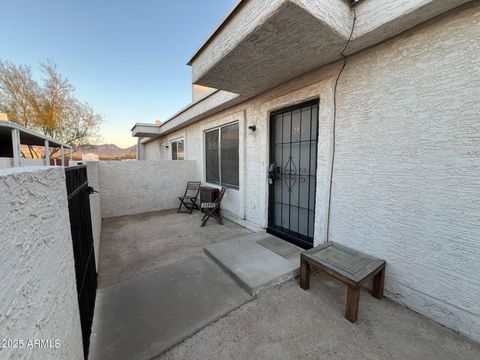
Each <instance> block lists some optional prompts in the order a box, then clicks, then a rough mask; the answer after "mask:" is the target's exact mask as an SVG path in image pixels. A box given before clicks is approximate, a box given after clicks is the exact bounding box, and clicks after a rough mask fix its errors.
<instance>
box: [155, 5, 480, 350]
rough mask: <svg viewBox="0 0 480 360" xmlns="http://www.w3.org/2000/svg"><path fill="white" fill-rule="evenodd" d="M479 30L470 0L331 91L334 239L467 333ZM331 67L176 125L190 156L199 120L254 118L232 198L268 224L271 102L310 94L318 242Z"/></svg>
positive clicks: (402, 296) (478, 213) (356, 64)
mask: <svg viewBox="0 0 480 360" xmlns="http://www.w3.org/2000/svg"><path fill="white" fill-rule="evenodd" d="M365 3H368V1H367V2H365ZM479 38H480V5H479V3H478V2H476V3H473V4H472V5H471V6H469V7H466V8H464V9H460V10H457V11H455V12H452V13H450V14H447V15H445V16H442V17H441V18H438V19H436V21H432V22H430V23H428V24H425V25H421V26H419V27H417V28H415V29H413V30H411V31H408V32H406V33H404V34H402V35H400V36H397V37H396V38H393V39H391V40H389V41H388V42H385V43H383V44H381V45H378V46H376V47H373V48H371V49H369V50H367V51H364V52H361V53H358V54H357V55H355V56H353V57H352V58H350V59H349V60H348V64H347V67H346V69H345V72H344V73H343V75H342V77H341V79H340V82H339V87H338V93H337V100H338V103H337V121H336V142H335V143H336V156H335V168H334V176H333V181H334V184H333V194H332V213H331V218H332V222H331V233H330V236H331V237H330V239H331V240H333V241H338V242H341V243H343V244H345V245H348V246H351V247H354V248H357V249H359V250H363V251H366V252H369V253H371V254H373V255H376V256H380V257H383V258H385V259H386V260H387V263H388V267H387V279H386V290H387V293H388V295H389V296H390V297H391V298H393V299H395V300H396V301H398V302H400V303H403V304H405V305H407V306H409V307H411V308H412V309H414V310H416V311H418V312H420V313H422V314H425V315H427V316H429V317H430V318H432V319H434V320H436V321H438V322H440V323H442V324H444V325H446V326H448V327H450V328H452V329H454V330H456V331H459V332H461V333H463V334H465V335H467V336H468V337H470V338H472V339H475V340H476V341H480V308H479V306H478V299H479V298H480V281H479V278H478V276H475V274H478V273H479V272H480V262H479V261H478V259H479V258H480V229H479V226H480V225H479V224H480V192H479V191H478V189H479V188H480V152H479V149H480V147H479V146H478V144H479V143H480V138H479V134H480V120H479V114H480V103H479V102H478V100H477V99H478V98H479V96H480V71H479V69H480V56H479V55H480V42H479V41H478V39H479ZM339 68H340V64H339V63H336V64H333V65H331V66H329V67H326V68H322V69H318V70H316V71H313V72H311V73H308V74H305V75H304V76H302V77H300V78H298V79H296V80H294V81H291V82H288V83H285V84H283V85H282V86H279V87H277V88H275V89H272V90H270V91H268V92H266V93H264V94H262V95H261V96H257V97H255V98H253V99H251V100H248V101H246V102H244V103H242V104H239V105H236V106H234V107H232V108H230V109H227V110H225V111H222V112H220V113H218V114H215V115H214V116H210V117H207V118H205V119H204V120H202V121H200V122H198V123H196V124H192V125H190V126H188V127H186V128H184V129H182V130H181V131H183V132H186V133H187V137H186V146H187V152H188V151H189V150H188V149H189V148H193V149H194V151H193V152H189V155H188V156H187V158H190V156H195V155H194V154H197V153H198V152H200V151H203V150H202V149H201V147H202V146H203V145H201V143H200V144H199V143H198V141H199V140H198V139H201V135H200V133H201V130H202V126H203V127H205V126H207V124H209V123H212V122H218V121H224V120H222V119H227V118H228V117H229V116H234V114H237V113H241V112H244V114H245V127H247V126H248V125H253V124H255V125H256V127H257V131H255V132H254V133H252V132H248V131H246V132H245V138H244V145H243V146H244V149H242V150H241V151H244V156H245V160H244V162H243V166H244V170H243V174H244V175H243V177H244V179H243V180H241V181H243V184H244V189H242V187H241V188H240V193H243V194H244V198H243V204H242V203H241V202H240V203H239V204H238V205H239V207H240V209H243V217H244V218H245V221H246V222H247V223H250V224H252V223H253V224H256V225H258V226H261V227H265V226H266V224H267V201H268V195H267V176H266V174H267V167H268V141H269V140H268V118H269V116H268V114H269V112H271V111H273V110H276V109H278V108H281V107H284V106H289V105H292V104H295V103H299V102H302V101H305V100H309V99H312V98H316V97H318V98H320V114H319V119H320V120H319V121H320V124H319V143H318V164H317V165H318V169H317V194H316V214H315V215H316V219H315V244H320V243H322V242H324V241H325V240H326V222H327V217H328V216H327V214H328V212H327V209H328V207H327V205H328V195H329V182H330V168H331V158H332V149H333V146H332V144H333V121H332V119H333V85H334V81H335V77H336V75H337V74H338V70H339ZM195 139H196V140H195ZM158 141H162V139H160V140H158ZM200 158H201V157H200ZM202 161H203V160H202ZM197 166H199V167H200V168H201V167H202V166H203V163H202V162H201V160H198V159H197ZM240 211H241V210H240Z"/></svg>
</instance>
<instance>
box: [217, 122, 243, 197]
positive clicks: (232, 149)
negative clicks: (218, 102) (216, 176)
mask: <svg viewBox="0 0 480 360" xmlns="http://www.w3.org/2000/svg"><path fill="white" fill-rule="evenodd" d="M221 133H222V138H221V145H220V148H221V158H222V161H221V174H222V177H221V179H222V184H223V185H229V186H232V187H236V188H238V158H239V156H238V143H239V140H238V124H233V125H228V126H224V127H222V129H221Z"/></svg>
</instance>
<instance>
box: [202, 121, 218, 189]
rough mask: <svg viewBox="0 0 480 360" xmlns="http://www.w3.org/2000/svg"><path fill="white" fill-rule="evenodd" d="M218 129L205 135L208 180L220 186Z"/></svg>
mask: <svg viewBox="0 0 480 360" xmlns="http://www.w3.org/2000/svg"><path fill="white" fill-rule="evenodd" d="M218 153H219V147H218V129H216V130H213V131H208V132H206V133H205V170H206V180H207V182H209V183H212V184H220V172H219V156H218V155H219V154H218Z"/></svg>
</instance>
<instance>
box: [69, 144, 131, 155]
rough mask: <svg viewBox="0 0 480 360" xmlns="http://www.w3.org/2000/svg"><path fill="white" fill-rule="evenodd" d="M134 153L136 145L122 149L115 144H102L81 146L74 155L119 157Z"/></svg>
mask: <svg viewBox="0 0 480 360" xmlns="http://www.w3.org/2000/svg"><path fill="white" fill-rule="evenodd" d="M135 151H136V145H133V146H130V147H128V148H126V149H122V148H120V147H118V146H117V145H115V144H102V145H90V144H89V145H82V146H80V147H79V148H78V150H77V151H76V153H80V154H86V153H91V154H97V155H99V156H101V155H109V156H119V155H125V154H130V153H134V152H135Z"/></svg>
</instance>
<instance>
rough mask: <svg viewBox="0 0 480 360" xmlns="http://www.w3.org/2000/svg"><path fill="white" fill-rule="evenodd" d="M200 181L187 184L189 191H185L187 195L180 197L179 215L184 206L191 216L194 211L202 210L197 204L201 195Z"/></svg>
mask: <svg viewBox="0 0 480 360" xmlns="http://www.w3.org/2000/svg"><path fill="white" fill-rule="evenodd" d="M200 185H201V182H200V181H189V182H188V183H187V189H186V190H185V194H184V195H183V196H179V197H178V200H180V206H179V207H178V210H177V213H179V212H180V210H181V209H182V206H184V207H185V208H186V209H187V211H182V212H188V213H189V214H191V213H192V211H193V209H197V210H200V208H199V207H198V204H197V198H198V194H199V193H200Z"/></svg>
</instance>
